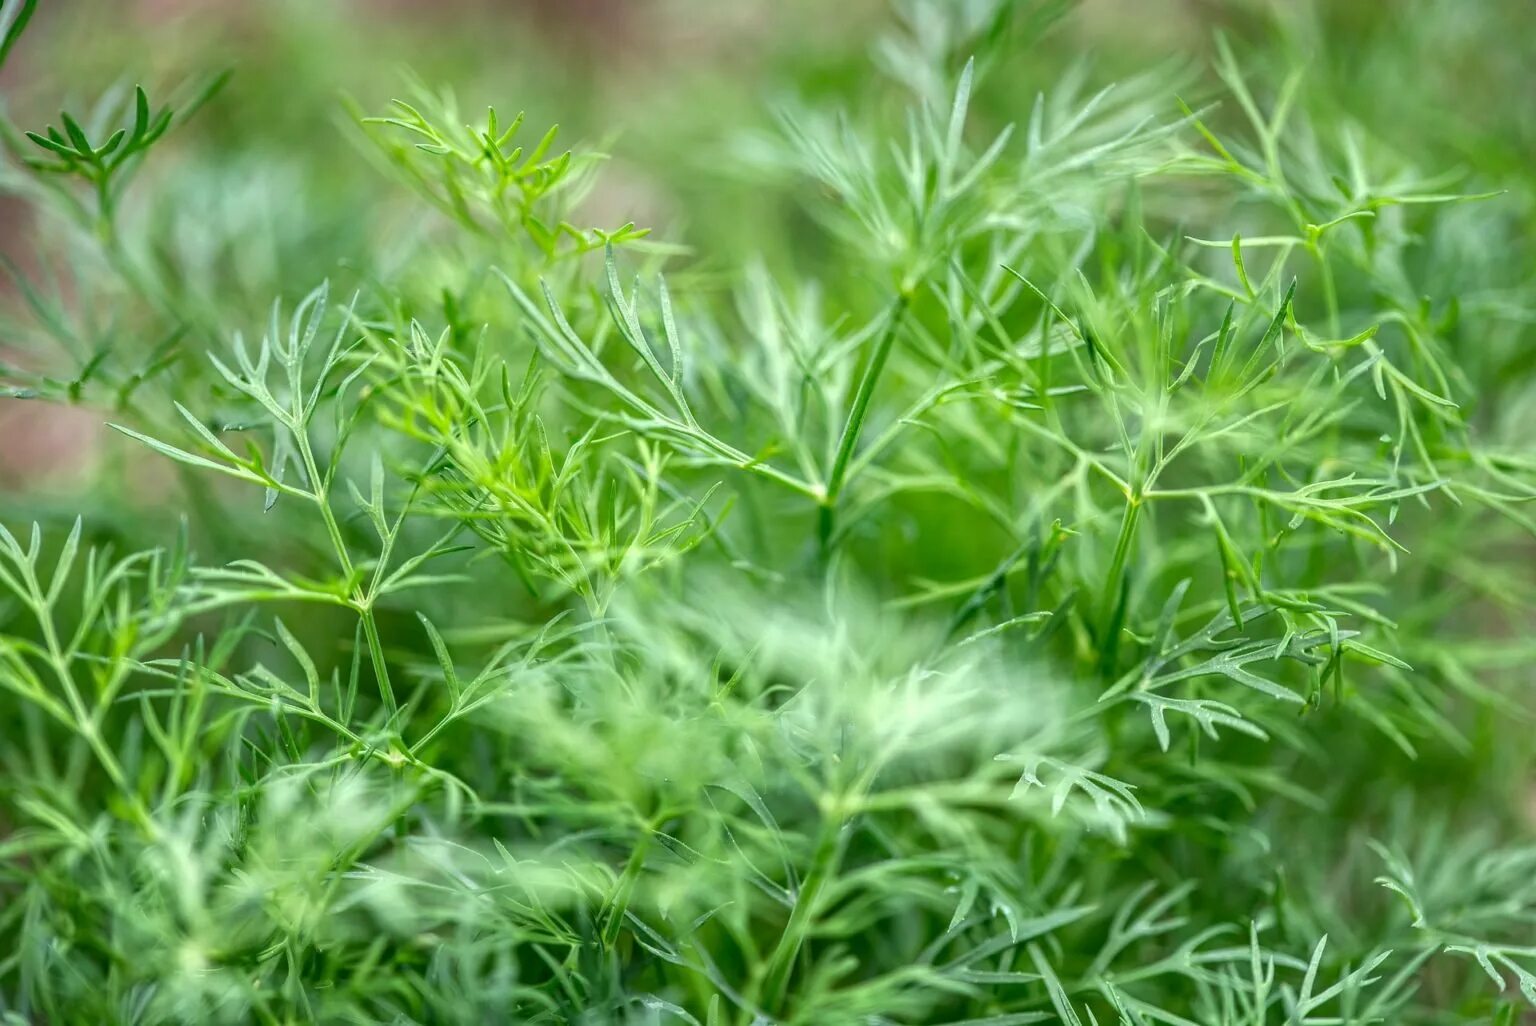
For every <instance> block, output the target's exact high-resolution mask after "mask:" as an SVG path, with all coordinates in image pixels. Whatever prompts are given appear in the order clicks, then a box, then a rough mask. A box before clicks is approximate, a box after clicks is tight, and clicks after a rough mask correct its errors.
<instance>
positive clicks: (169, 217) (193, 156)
mask: <svg viewBox="0 0 1536 1026" xmlns="http://www.w3.org/2000/svg"><path fill="white" fill-rule="evenodd" d="M956 5H957V6H959V7H972V8H975V9H976V10H978V11H981V10H982V9H984V8H985V7H986V6H987V5H986V4H976V3H974V2H972V0H956ZM1030 6H1036V7H1042V8H1043V7H1051V6H1059V5H1054V4H1031V5H1030ZM1068 6H1070V7H1072V13H1071V14H1070V15H1069V18H1068V24H1067V26H1066V29H1065V31H1060V30H1058V31H1056V32H1053V33H1052V35H1051V36H1050V40H1049V45H1048V46H1046V47H1042V48H1040V49H1037V50H1035V51H1033V52H1032V53H1031V55H1030V57H1029V66H1028V67H1023V66H1021V67H1016V68H1001V69H991V71H990V75H991V76H992V80H993V82H994V86H993V87H992V88H990V89H989V90H988V91H987V92H986V94H985V95H984V96H982V97H979V98H978V105H979V106H980V107H981V110H980V112H979V113H980V115H981V117H982V118H983V119H984V120H985V121H989V122H991V123H994V124H1000V123H1003V122H1006V121H1013V120H1018V119H1019V118H1021V117H1023V116H1025V115H1026V114H1027V111H1028V104H1029V102H1030V99H1031V98H1032V96H1033V93H1034V90H1035V89H1036V88H1037V87H1038V83H1039V82H1041V81H1045V80H1050V79H1051V78H1052V77H1053V76H1056V75H1060V74H1061V73H1062V72H1063V71H1064V70H1065V69H1067V68H1087V69H1088V70H1087V71H1086V72H1085V74H1087V75H1090V76H1091V77H1092V78H1093V79H1094V80H1108V79H1112V78H1114V77H1116V76H1118V75H1128V74H1133V73H1139V72H1145V71H1146V70H1147V69H1148V68H1156V69H1158V70H1160V71H1161V72H1162V73H1164V74H1166V75H1167V76H1168V78H1169V80H1170V81H1171V82H1174V83H1175V84H1177V83H1180V82H1182V83H1183V88H1184V89H1185V90H1187V91H1188V92H1189V93H1190V95H1191V97H1192V98H1199V97H1200V96H1201V95H1202V93H1203V91H1206V87H1208V85H1209V83H1208V82H1204V83H1203V82H1202V71H1201V69H1202V67H1203V66H1204V62H1205V58H1206V57H1207V55H1208V54H1209V51H1210V49H1211V46H1212V41H1213V39H1214V38H1215V37H1216V35H1217V34H1219V33H1228V34H1231V35H1234V36H1236V37H1239V38H1241V39H1244V40H1245V41H1247V42H1249V43H1250V44H1258V45H1261V46H1268V47H1270V48H1271V49H1272V50H1273V52H1274V54H1275V58H1276V60H1277V61H1281V60H1284V59H1285V57H1286V55H1287V54H1291V53H1294V52H1295V51H1296V49H1297V48H1301V49H1303V50H1305V51H1306V52H1305V56H1306V58H1307V60H1308V61H1309V62H1310V64H1311V67H1312V75H1313V77H1314V79H1315V80H1316V81H1321V82H1325V83H1327V84H1328V88H1331V89H1332V90H1333V91H1334V95H1335V96H1336V99H1337V102H1338V104H1339V106H1340V107H1341V108H1343V109H1344V110H1345V111H1347V113H1348V114H1349V116H1352V117H1355V118H1358V119H1359V120H1360V121H1362V122H1364V123H1366V124H1369V125H1370V126H1371V129H1372V132H1373V133H1374V134H1376V135H1378V136H1380V137H1382V138H1384V139H1387V140H1391V139H1393V138H1397V139H1400V140H1401V141H1402V143H1403V145H1404V146H1405V147H1412V148H1414V149H1415V150H1419V149H1422V148H1423V147H1424V145H1425V142H1426V140H1432V141H1433V142H1434V143H1436V144H1437V145H1439V146H1440V147H1441V148H1442V150H1443V152H1440V153H1422V152H1415V153H1414V154H1412V156H1413V157H1414V158H1415V159H1416V160H1417V161H1418V162H1420V163H1421V164H1422V165H1425V166H1435V165H1437V164H1438V165H1440V166H1451V167H1454V166H1456V165H1457V164H1475V166H1476V167H1477V168H1478V169H1479V171H1480V173H1481V174H1482V175H1484V176H1485V177H1487V178H1490V179H1499V178H1500V175H1499V171H1500V169H1501V168H1502V169H1507V170H1508V171H1509V175H1508V176H1507V180H1504V181H1502V182H1500V183H1499V184H1501V185H1502V186H1504V187H1510V185H1511V183H1514V189H1515V191H1518V189H1519V187H1520V185H1521V184H1522V183H1524V182H1526V181H1528V178H1527V176H1526V172H1525V165H1527V164H1528V163H1529V161H1530V160H1531V158H1532V155H1533V154H1536V103H1533V102H1532V99H1531V98H1532V96H1533V95H1536V72H1533V69H1536V4H1532V3H1530V2H1529V0H1475V2H1439V0H1381V2H1372V3H1356V2H1347V0H1334V2H1329V0H1321V2H1314V3H1304V2H1301V0H1296V2H1290V0H1287V2H1284V3H1279V4H1275V3H1267V2H1260V0H1082V2H1080V3H1076V4H1070V5H1068ZM917 10H918V9H917V8H916V7H913V6H911V5H903V4H902V3H900V2H896V3H891V2H888V0H837V2H835V3H834V2H825V0H502V2H493V0H255V2H240V3H234V2H229V0H132V2H108V0H45V2H44V3H42V4H41V6H40V9H39V12H38V14H37V17H36V18H35V23H34V24H33V26H32V28H31V29H30V30H29V32H28V35H27V37H26V40H25V43H24V45H23V46H21V47H20V48H19V50H18V52H17V53H16V54H15V55H14V56H13V58H12V60H11V61H10V62H9V66H8V67H6V68H5V70H4V75H3V78H0V92H3V95H4V98H5V102H6V104H7V105H8V107H9V108H10V110H11V111H12V113H13V116H15V118H16V121H17V123H19V124H23V125H25V124H30V123H37V124H39V125H41V124H42V123H43V122H45V121H47V120H49V119H50V118H52V117H53V116H54V115H55V113H56V112H57V111H58V110H59V109H61V108H64V109H70V110H80V109H89V108H90V106H91V105H93V104H94V103H96V102H97V100H98V98H100V97H101V96H103V95H104V94H110V92H111V91H112V90H114V89H116V90H121V89H124V88H127V87H130V86H131V85H132V84H134V83H143V84H144V85H145V86H146V87H148V88H150V90H151V92H152V94H155V95H162V94H164V93H165V92H166V91H168V90H171V91H174V90H175V89H176V88H177V87H180V86H183V85H185V84H186V83H188V82H189V81H192V80H195V79H196V78H197V77H198V76H205V75H207V74H208V73H209V72H210V70H211V69H219V68H227V69H229V70H230V71H232V72H233V75H232V77H231V79H230V81H229V84H228V86H227V87H226V88H225V89H224V90H223V92H222V93H221V94H220V96H219V97H218V98H217V101H216V102H215V104H214V105H213V106H212V107H211V108H210V109H208V110H207V111H205V112H204V113H203V114H202V115H201V116H199V117H198V118H197V119H196V120H195V121H193V122H192V123H191V124H189V125H187V126H185V127H184V128H182V129H180V130H178V131H177V133H176V135H175V138H174V139H172V140H171V141H169V142H168V143H167V144H164V145H163V146H162V147H161V149H160V150H159V151H157V157H156V159H155V160H154V161H153V162H152V167H150V168H149V169H147V171H146V172H145V173H146V174H147V175H149V176H152V177H154V178H157V179H159V181H158V182H156V183H145V182H141V183H139V184H138V185H136V186H135V189H134V190H133V194H132V196H131V197H130V202H129V207H130V209H129V211H128V213H127V216H128V218H129V221H130V222H131V223H132V224H133V226H134V230H135V231H143V232H145V233H146V237H149V236H150V235H152V236H153V237H154V240H155V244H157V245H161V246H164V247H168V248H169V250H170V252H168V253H167V254H166V258H167V260H168V261H171V262H173V263H174V264H175V265H176V266H177V267H179V268H182V271H181V272H179V273H185V274H192V275H195V276H196V277H197V279H198V280H197V281H195V282H191V283H189V284H190V285H191V286H192V287H194V288H195V289H197V290H198V291H200V292H201V293H202V295H203V296H204V297H205V299H206V301H207V302H206V305H207V308H208V309H209V311H210V312H211V316H210V318H209V322H210V323H209V325H208V327H210V328H214V329H217V327H218V326H219V325H220V323H223V324H225V325H235V324H238V323H240V321H241V320H242V318H245V317H248V316H255V315H258V314H259V312H260V311H262V310H264V309H265V308H266V306H267V304H269V303H270V302H271V301H272V300H273V299H274V298H280V297H274V296H273V295H272V294H271V292H272V286H273V284H274V283H276V284H277V285H278V287H279V288H280V290H281V291H282V293H283V296H282V297H281V298H291V297H293V296H296V295H301V294H302V293H303V292H305V291H307V290H308V289H309V288H311V287H313V285H314V283H315V282H316V281H318V280H320V279H322V278H327V277H329V278H331V279H333V280H339V281H341V282H342V283H343V284H345V283H346V279H347V277H348V275H349V274H351V275H354V276H362V275H365V274H367V273H370V270H372V269H370V268H363V267H358V266H356V265H357V255H358V254H359V253H369V254H372V255H373V256H374V258H375V259H376V260H377V261H379V262H380V263H381V264H387V262H388V260H389V256H390V253H391V252H392V251H394V250H398V249H399V248H400V247H401V246H402V240H403V239H407V238H410V237H412V233H414V232H417V231H421V230H423V226H422V225H421V224H420V223H419V216H418V214H419V210H418V208H416V207H415V206H414V205H413V204H412V203H411V202H410V200H409V197H407V196H405V195H404V193H403V192H402V191H401V190H399V189H398V188H396V187H394V186H393V185H392V183H390V182H388V181H387V180H386V179H385V177H384V176H382V175H380V174H378V173H377V169H376V168H375V167H373V166H372V165H371V164H370V159H369V156H368V155H367V148H366V147H365V146H360V145H359V138H358V134H357V131H356V128H355V125H354V124H353V123H352V121H353V119H352V117H351V116H350V114H349V109H350V108H351V107H352V106H354V105H355V107H356V108H357V109H361V110H366V111H369V112H376V111H378V110H380V109H382V108H383V107H384V106H385V104H387V102H388V101H389V100H390V99H391V98H393V97H396V96H400V95H403V94H406V93H408V92H409V90H410V82H411V81H412V78H413V76H414V77H416V78H419V79H420V80H421V81H423V82H427V83H431V84H432V85H433V86H434V87H437V86H446V87H450V88H452V89H453V90H454V91H455V93H456V94H457V96H458V98H459V100H460V102H461V104H462V106H463V108H464V109H465V110H476V109H480V108H482V107H483V106H484V105H486V104H491V103H494V104H496V105H498V106H499V107H501V108H502V109H510V110H516V109H525V110H526V111H527V112H528V115H529V121H530V124H545V123H552V122H558V123H560V124H561V125H562V126H563V128H564V129H565V131H566V132H567V133H568V136H567V138H568V139H576V140H586V141H600V142H603V143H604V144H606V149H607V151H608V152H609V153H610V154H611V155H612V160H611V162H610V164H609V166H608V168H607V169H606V171H605V173H604V175H603V177H602V180H601V182H600V184H599V187H598V188H597V189H596V190H595V192H594V194H593V195H592V197H591V199H590V201H589V202H590V204H591V207H592V214H593V217H592V220H593V223H605V222H607V221H613V222H614V223H622V221H624V220H629V219H632V220H634V221H636V222H637V223H640V224H642V225H649V226H652V227H653V228H654V229H655V230H656V233H657V236H658V237H659V238H664V239H667V240H669V241H672V242H676V243H679V244H681V245H684V246H686V247H688V248H689V249H690V251H691V252H692V253H693V254H694V256H695V257H696V258H698V259H697V260H696V261H695V265H696V266H697V264H698V263H699V262H700V261H701V262H702V264H703V266H704V267H706V268H708V267H717V268H729V267H735V266H739V265H740V264H741V262H742V261H744V260H746V259H748V258H759V257H766V258H767V259H768V260H769V261H770V262H771V261H772V260H774V259H787V258H788V254H789V249H788V247H785V246H782V245H781V246H779V247H778V251H777V252H775V249H774V246H775V243H776V242H783V241H784V240H795V241H796V243H797V245H796V248H795V254H794V258H795V259H797V260H801V261H803V260H805V259H807V257H808V255H813V254H814V252H815V242H814V240H812V239H810V238H809V235H810V233H808V232H805V231H803V230H801V229H803V228H804V227H805V226H804V224H803V223H800V222H798V221H797V219H798V218H800V216H801V215H800V208H799V207H798V206H797V204H796V201H795V197H794V196H793V195H786V194H785V193H784V192H783V191H782V190H778V191H776V190H774V189H771V188H765V187H764V186H763V183H762V182H760V181H753V180H750V179H749V178H745V177H744V176H742V175H741V174H740V173H739V170H738V169H737V168H736V167H735V165H737V164H739V161H737V160H736V159H734V154H733V149H732V147H733V145H734V143H735V141H736V139H737V137H738V136H739V135H741V134H742V133H745V132H750V131H752V130H754V129H759V128H762V127H763V126H765V125H767V124H768V123H769V122H770V120H771V118H770V116H769V114H768V108H769V106H770V105H772V104H774V103H778V102H782V101H784V100H785V99H787V98H789V96H790V94H792V95H793V96H796V97H800V98H803V99H807V100H810V101H825V100H829V99H830V100H832V101H834V102H843V103H848V104H852V105H855V106H856V105H859V104H879V103H881V102H882V101H883V100H889V99H890V94H892V93H894V92H896V90H895V89H894V88H893V86H892V84H891V83H890V81H889V79H884V78H882V76H881V74H880V68H881V66H882V64H883V63H884V62H883V61H882V53H881V48H882V45H884V44H883V40H884V39H885V38H886V30H887V29H888V28H889V27H890V26H891V24H892V23H893V20H896V19H899V18H901V17H902V16H903V12H904V11H905V12H906V14H907V16H908V17H912V16H915V15H914V12H915V11H917ZM1277 21H1278V22H1279V23H1283V24H1285V25H1286V26H1288V28H1287V29H1286V31H1285V32H1283V33H1282V32H1277V30H1276V24H1277ZM932 30H933V31H934V32H937V31H939V27H938V26H937V25H935V26H933V27H932ZM916 34H917V35H918V36H919V37H920V38H921V37H922V34H923V27H922V26H918V31H917V33H916ZM932 42H933V45H935V46H939V45H942V41H941V40H938V39H933V40H932ZM1204 77H1205V78H1206V79H1208V78H1209V75H1208V74H1206V75H1204ZM1010 81H1011V82H1015V83H1017V89H1012V88H1010V85H1009V83H1010ZM1173 91H1174V90H1172V89H1170V95H1171V94H1172V92H1173ZM882 94H884V95H882ZM894 102H897V103H899V102H901V101H900V99H899V98H897V99H895V101H894ZM1171 112H1172V111H1170V113H1171ZM1425 125H1433V126H1435V128H1434V131H1433V132H1429V133H1426V132H1425V131H1424V126H1425ZM167 150H170V151H173V153H167V152H165V151H167ZM140 197H145V199H144V201H143V203H142V204H140V203H139V198H140ZM1511 203H1512V204H1515V205H1518V206H1523V208H1524V209H1526V210H1527V211H1528V210H1529V209H1530V204H1529V198H1528V197H1525V196H1521V197H1518V198H1517V199H1514V200H1512V201H1511ZM215 226H218V229H217V230H215ZM57 242H58V240H57V238H55V237H54V236H53V233H52V232H51V230H50V227H49V226H48V225H46V224H39V223H36V221H35V220H34V219H32V218H31V217H30V216H29V214H28V207H27V204H25V203H24V202H23V201H22V200H20V199H17V198H16V197H15V196H6V195H4V192H3V190H0V254H3V255H4V257H5V258H6V259H7V260H9V261H12V262H14V265H15V266H16V267H17V268H19V269H20V270H21V271H22V272H23V273H27V272H36V271H37V270H39V269H40V268H41V267H42V265H45V264H47V262H48V261H50V260H54V261H57V260H66V261H67V260H68V259H70V258H69V257H68V256H66V255H64V254H62V253H61V248H60V247H59V246H58V245H57V244H56V243H57ZM20 305H22V304H20V302H19V297H18V295H17V290H16V288H15V285H14V282H13V281H12V280H11V278H10V276H9V275H6V276H0V361H4V360H9V361H11V362H13V363H16V362H20V363H22V364H26V363H27V361H29V360H31V361H36V360H46V359H47V357H46V356H45V355H40V352H42V351H46V350H47V349H48V348H49V346H48V344H47V341H46V340H41V341H40V340H39V339H37V338H36V337H35V334H36V332H35V325H33V324H31V323H29V319H28V316H27V314H26V312H25V311H18V306H20ZM99 313H100V316H99V319H98V321H97V323H98V325H100V324H103V323H106V321H107V320H110V319H111V318H110V317H108V316H107V313H106V312H105V311H101V312H99ZM126 328H128V325H127V324H124V323H122V322H120V321H119V322H116V323H114V325H113V328H112V330H119V331H121V330H124V329H126ZM0 437H3V438H4V439H5V443H4V444H3V445H0V497H3V500H4V502H5V503H6V504H7V505H8V506H10V507H12V512H14V513H16V514H17V515H19V516H21V517H25V516H27V515H28V510H29V509H32V508H33V507H35V506H37V504H38V503H44V505H46V503H45V499H46V498H47V497H48V496H50V495H52V496H57V495H59V494H60V493H61V492H62V493H68V492H70V491H71V490H78V489H81V488H90V487H92V481H93V475H94V474H95V472H96V468H98V467H99V465H100V463H99V461H100V460H101V459H102V458H103V455H104V452H105V451H106V449H105V447H110V446H112V445H113V444H116V443H112V442H110V441H108V440H107V439H106V437H105V434H104V431H103V428H102V418H100V417H99V416H95V415H93V414H90V413H72V412H70V411H68V410H59V409H44V408H42V407H41V406H37V405H29V406H26V407H24V408H23V407H19V406H18V404H16V403H4V404H0ZM41 511H42V510H41V508H38V509H34V510H33V512H34V513H35V512H41Z"/></svg>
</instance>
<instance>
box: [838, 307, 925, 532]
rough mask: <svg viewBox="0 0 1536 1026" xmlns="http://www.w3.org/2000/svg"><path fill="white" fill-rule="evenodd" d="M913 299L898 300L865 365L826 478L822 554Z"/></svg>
mask: <svg viewBox="0 0 1536 1026" xmlns="http://www.w3.org/2000/svg"><path fill="white" fill-rule="evenodd" d="M911 300H912V297H911V293H910V292H908V291H906V290H903V291H902V292H901V293H900V294H899V295H898V296H897V297H896V301H895V303H893V304H892V306H891V311H890V313H889V314H888V315H887V320H886V325H885V330H884V331H882V332H881V333H880V337H879V338H878V339H877V340H876V342H875V348H874V352H872V353H871V354H870V357H869V363H868V364H866V365H865V367H864V374H863V376H862V377H861V378H860V379H859V386H858V389H857V390H856V391H855V392H854V395H853V406H852V407H851V408H850V409H849V411H848V420H847V422H846V423H844V425H843V434H842V438H841V440H839V442H838V445H837V455H836V456H835V457H834V458H833V460H832V472H831V474H829V475H828V476H827V487H826V493H825V495H824V496H823V497H822V500H821V513H820V517H819V523H818V536H819V539H820V543H821V549H822V551H823V552H825V551H826V550H827V547H828V546H829V545H830V544H831V541H832V532H833V529H834V527H835V526H836V510H837V501H838V499H839V497H840V496H841V495H842V492H843V485H844V484H846V483H847V479H848V478H847V475H848V464H849V461H850V460H852V459H853V451H854V449H855V448H856V447H857V446H858V444H859V435H860V434H862V433H863V431H864V420H865V418H866V416H867V415H868V413H869V403H870V399H871V398H873V396H874V394H875V386H876V385H877V384H879V382H880V375H881V373H882V372H884V370H885V364H886V361H887V360H888V359H889V358H890V355H891V347H892V345H893V344H894V343H895V341H896V332H897V329H899V328H900V327H901V322H902V318H903V316H904V315H905V313H906V310H907V305H908V304H909V303H910V302H911Z"/></svg>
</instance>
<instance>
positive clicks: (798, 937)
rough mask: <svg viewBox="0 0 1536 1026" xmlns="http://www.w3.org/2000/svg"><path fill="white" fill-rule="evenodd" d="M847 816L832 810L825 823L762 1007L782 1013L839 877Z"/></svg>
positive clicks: (772, 964)
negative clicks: (824, 897) (816, 919)
mask: <svg viewBox="0 0 1536 1026" xmlns="http://www.w3.org/2000/svg"><path fill="white" fill-rule="evenodd" d="M842 834H843V817H842V815H841V814H840V813H839V812H838V811H837V810H835V809H828V810H827V811H826V812H825V813H824V814H823V818H822V822H821V833H820V835H819V836H818V837H817V840H816V851H815V853H814V854H813V855H812V856H811V867H810V870H809V872H807V873H806V875H805V880H804V881H803V882H802V883H801V885H800V893H799V895H798V896H797V897H796V899H795V907H794V909H793V911H791V912H790V914H789V922H788V923H786V924H785V926H784V932H783V933H782V934H780V936H779V943H778V945H777V946H776V947H775V948H774V950H773V955H772V956H771V957H770V958H769V960H768V973H767V976H766V977H765V978H764V983H763V992H762V993H763V999H762V1006H763V1008H764V1009H765V1010H767V1011H769V1012H777V1011H780V1010H781V1009H780V1006H781V1005H782V1004H783V1002H784V996H785V994H786V992H787V991H788V989H789V977H790V974H791V973H793V972H794V969H795V961H796V959H797V958H798V957H799V955H800V949H801V948H802V947H804V945H805V940H806V938H807V937H808V936H809V935H810V930H811V920H812V917H813V916H814V915H815V914H816V904H817V901H818V900H819V899H820V897H821V892H822V889H823V888H825V887H826V885H827V881H828V880H830V879H832V877H834V876H835V875H836V874H837V868H838V863H839V862H840V861H841V859H842Z"/></svg>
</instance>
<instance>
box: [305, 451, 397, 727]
mask: <svg viewBox="0 0 1536 1026" xmlns="http://www.w3.org/2000/svg"><path fill="white" fill-rule="evenodd" d="M293 437H294V442H295V444H297V446H298V449H299V458H300V459H302V460H303V461H304V473H305V474H307V475H308V477H309V486H310V489H311V490H312V492H313V495H314V500H315V505H316V506H318V507H319V509H320V519H321V520H322V521H324V523H325V533H326V535H327V536H328V537H329V538H330V540H331V547H332V548H333V549H335V550H336V558H337V560H338V561H339V562H340V563H341V574H342V578H343V579H344V580H346V581H347V582H348V583H349V585H350V583H351V581H352V578H353V577H354V576H356V573H357V571H356V568H355V567H354V566H353V564H352V555H351V553H349V552H348V551H347V543H346V540H345V539H344V538H343V537H342V535H341V525H340V524H339V523H337V521H336V514H335V512H334V511H333V510H332V509H331V500H330V494H329V492H330V489H329V486H328V484H327V482H326V480H325V478H323V477H321V475H320V468H319V465H318V464H316V462H315V453H314V450H313V449H312V448H311V447H310V444H309V436H308V434H307V433H306V432H305V431H304V429H303V428H302V427H295V428H293ZM349 601H350V603H351V605H352V608H353V609H355V610H357V615H358V616H359V617H360V618H361V619H362V621H363V633H364V634H365V635H366V636H367V638H368V658H369V660H370V661H371V662H372V663H373V675H374V677H375V678H376V679H377V680H378V683H379V697H380V699H382V700H383V702H384V713H385V715H386V716H387V717H388V718H389V719H393V718H394V716H395V713H396V712H397V711H399V708H400V706H399V703H398V702H396V700H395V689H394V686H393V685H391V684H390V681H389V666H388V664H387V663H386V662H385V659H384V643H383V641H382V639H381V638H380V637H379V624H378V621H377V619H375V617H374V615H373V600H372V598H371V597H368V596H365V597H362V598H360V599H351V600H349Z"/></svg>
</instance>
